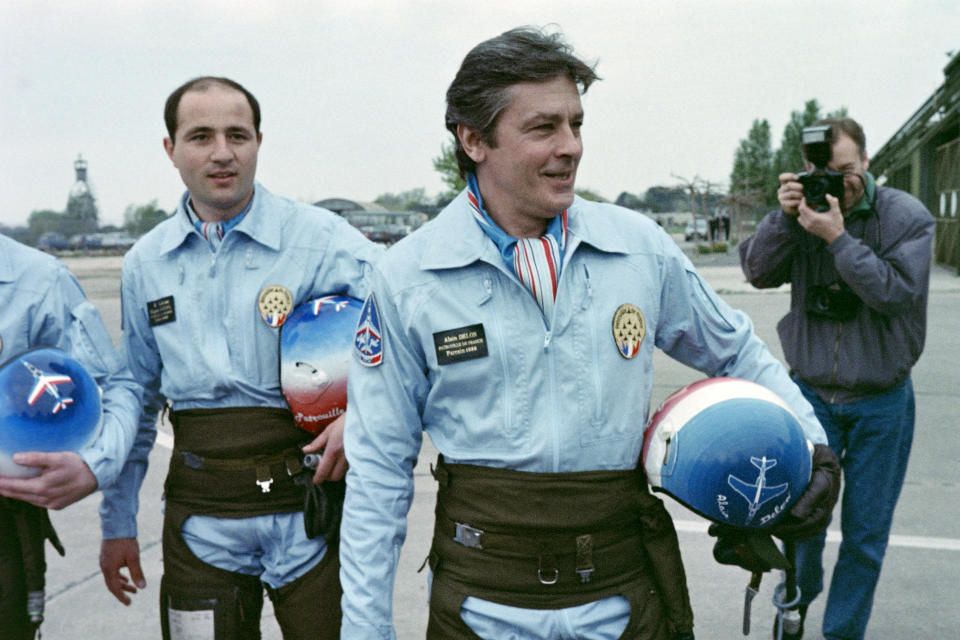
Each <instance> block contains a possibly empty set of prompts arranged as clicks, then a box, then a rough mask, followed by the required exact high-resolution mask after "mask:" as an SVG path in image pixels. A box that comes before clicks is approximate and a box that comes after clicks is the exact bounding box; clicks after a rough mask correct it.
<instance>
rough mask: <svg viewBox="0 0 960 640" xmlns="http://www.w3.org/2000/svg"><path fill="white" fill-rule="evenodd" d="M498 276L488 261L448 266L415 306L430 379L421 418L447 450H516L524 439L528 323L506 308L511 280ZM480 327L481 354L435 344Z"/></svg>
mask: <svg viewBox="0 0 960 640" xmlns="http://www.w3.org/2000/svg"><path fill="white" fill-rule="evenodd" d="M501 277H502V276H501V275H500V274H498V273H496V272H494V271H493V270H492V269H490V270H486V269H484V270H477V271H474V272H471V273H467V274H449V275H448V276H447V277H444V278H442V286H441V287H439V288H438V289H437V290H435V291H434V292H432V293H431V295H430V297H429V300H428V301H427V302H426V303H424V304H425V305H426V308H423V309H422V310H421V312H422V314H423V318H424V320H425V321H424V326H425V327H426V331H425V332H424V335H423V341H424V345H423V348H424V352H425V353H426V354H427V363H428V368H429V371H430V376H431V378H432V379H433V380H432V391H431V396H432V397H431V398H430V401H428V402H427V407H428V409H427V411H428V413H427V414H425V415H424V422H425V423H426V424H427V425H428V428H435V429H437V430H439V431H440V432H441V433H442V437H443V439H444V441H445V443H446V445H447V448H448V451H449V452H450V454H451V455H452V456H456V455H463V454H468V453H471V452H475V451H478V450H485V451H491V452H497V451H517V450H518V448H519V449H524V448H525V447H526V446H527V443H528V442H529V438H530V425H529V420H530V408H529V401H530V400H529V398H530V358H529V354H528V347H527V345H525V344H524V341H523V339H522V336H523V333H524V325H526V324H527V323H526V322H524V321H522V319H520V318H518V317H517V312H516V309H515V308H512V307H513V304H514V302H513V301H512V300H511V299H510V298H511V295H512V294H511V292H510V290H509V286H510V285H512V284H513V283H511V282H502V281H501ZM538 322H540V321H539V319H538ZM477 325H479V327H477ZM540 325H541V326H542V322H541V323H540ZM480 328H482V332H483V345H484V346H485V348H486V356H483V357H470V356H471V354H469V353H464V354H459V356H458V357H454V358H453V361H449V360H450V359H449V358H448V355H449V352H445V350H444V348H443V347H442V346H441V347H438V346H437V344H436V341H437V340H438V339H439V340H441V344H442V341H443V339H444V337H445V336H451V335H452V336H454V338H453V340H459V339H460V337H459V336H463V337H464V338H465V340H466V342H469V341H470V340H471V338H470V336H469V335H468V334H476V333H477V331H478V330H479V329H480ZM435 336H436V337H435ZM472 339H474V340H476V337H474V338H472ZM527 343H529V336H528V338H527ZM444 360H447V364H440V362H441V361H444Z"/></svg>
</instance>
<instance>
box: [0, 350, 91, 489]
mask: <svg viewBox="0 0 960 640" xmlns="http://www.w3.org/2000/svg"><path fill="white" fill-rule="evenodd" d="M100 411H101V406H100V388H99V387H98V386H97V383H96V381H95V380H94V379H93V377H92V376H91V375H90V374H89V373H88V372H87V370H86V369H84V367H83V365H81V364H80V363H79V362H77V361H76V360H74V359H73V358H70V357H69V356H67V354H66V353H64V352H63V351H61V350H60V349H55V348H52V347H41V348H37V349H32V350H30V351H25V352H23V353H21V354H19V355H17V356H15V357H13V358H11V359H9V360H7V361H6V362H5V363H3V365H0V475H5V476H16V477H23V478H25V477H31V476H36V475H39V474H40V469H39V468H36V467H24V466H22V465H19V464H17V463H15V462H14V461H13V454H15V453H21V452H24V451H48V452H49V451H79V450H80V449H82V448H83V447H85V446H87V445H88V444H90V443H91V442H93V440H94V439H95V438H96V437H97V434H98V433H99V432H100Z"/></svg>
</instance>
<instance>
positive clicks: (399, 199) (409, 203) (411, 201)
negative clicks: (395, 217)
mask: <svg viewBox="0 0 960 640" xmlns="http://www.w3.org/2000/svg"><path fill="white" fill-rule="evenodd" d="M374 202H376V203H377V204H379V205H380V206H382V207H384V208H386V209H387V210H389V211H422V210H423V209H425V208H426V209H429V208H431V207H432V204H431V203H429V202H428V199H427V191H426V189H424V188H423V187H417V188H416V189H409V190H407V191H401V192H400V193H381V194H380V195H379V196H377V197H376V198H375V199H374Z"/></svg>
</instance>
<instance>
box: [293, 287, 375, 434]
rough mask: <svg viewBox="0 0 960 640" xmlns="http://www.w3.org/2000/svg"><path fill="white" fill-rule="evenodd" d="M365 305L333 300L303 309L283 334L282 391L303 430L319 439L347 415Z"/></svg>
mask: <svg viewBox="0 0 960 640" xmlns="http://www.w3.org/2000/svg"><path fill="white" fill-rule="evenodd" d="M362 306H363V304H362V303H361V301H360V300H357V299H356V298H351V297H349V296H342V295H330V296H323V297H320V298H316V299H314V300H310V301H308V302H305V303H303V304H301V305H300V306H298V307H297V308H296V309H294V310H293V313H291V314H290V317H289V318H287V320H286V322H284V324H283V326H282V328H281V329H280V388H281V391H282V392H283V397H284V398H285V399H286V401H287V404H288V405H289V406H290V410H291V411H292V412H293V420H294V422H296V424H297V426H298V427H300V428H301V429H303V430H304V431H308V432H310V433H312V434H314V435H316V434H319V433H320V432H321V431H323V429H324V427H326V426H327V425H328V424H330V423H331V422H333V421H334V420H335V419H337V418H338V417H339V416H341V415H343V413H344V412H345V411H346V410H347V369H348V368H349V364H350V352H351V350H352V349H353V338H354V334H355V332H356V327H357V320H358V319H359V318H360V309H361V307H362Z"/></svg>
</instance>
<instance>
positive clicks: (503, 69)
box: [446, 27, 600, 177]
mask: <svg viewBox="0 0 960 640" xmlns="http://www.w3.org/2000/svg"><path fill="white" fill-rule="evenodd" d="M560 75H566V76H567V77H569V78H570V79H571V80H572V81H573V82H574V84H576V85H577V88H578V89H579V91H580V92H581V93H586V91H587V89H588V88H589V87H590V85H591V84H592V83H593V82H594V81H595V80H599V79H600V77H599V76H598V75H597V74H596V73H595V72H594V70H593V67H592V66H590V65H588V64H587V63H585V62H583V61H582V60H580V59H579V58H578V57H576V56H575V55H574V54H573V47H571V46H570V45H569V44H567V43H566V42H565V41H564V39H563V35H562V34H561V33H547V32H546V31H544V30H542V29H537V28H534V27H518V28H516V29H511V30H510V31H506V32H504V33H502V34H500V35H499V36H497V37H495V38H491V39H489V40H485V41H483V42H481V43H480V44H478V45H477V46H475V47H474V48H473V49H471V50H470V53H468V54H467V56H466V57H465V58H464V59H463V63H462V64H461V65H460V70H459V71H458V72H457V76H456V77H455V78H454V79H453V82H452V83H451V84H450V88H449V89H447V113H446V126H447V129H448V130H449V131H450V133H452V134H453V140H454V152H455V153H456V157H457V167H458V168H459V169H460V175H461V176H463V177H466V174H467V173H468V172H472V171H475V170H476V166H477V165H476V163H474V161H473V160H471V159H470V157H469V156H468V155H467V154H466V152H465V151H464V150H463V147H462V146H461V144H460V138H459V137H458V136H457V127H458V125H461V124H462V125H463V126H465V127H467V128H468V129H472V130H473V131H477V132H479V133H480V138H481V140H483V141H484V143H486V144H487V145H489V146H490V147H496V145H497V141H496V139H495V136H494V130H495V129H496V125H497V119H498V117H499V116H500V114H501V113H502V112H503V110H504V109H506V108H507V106H508V105H509V104H510V93H509V89H510V87H511V86H513V85H515V84H519V83H521V82H541V81H546V80H552V79H553V78H556V77H557V76H560Z"/></svg>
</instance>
